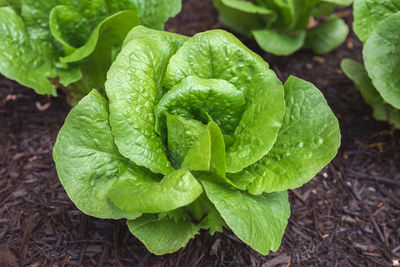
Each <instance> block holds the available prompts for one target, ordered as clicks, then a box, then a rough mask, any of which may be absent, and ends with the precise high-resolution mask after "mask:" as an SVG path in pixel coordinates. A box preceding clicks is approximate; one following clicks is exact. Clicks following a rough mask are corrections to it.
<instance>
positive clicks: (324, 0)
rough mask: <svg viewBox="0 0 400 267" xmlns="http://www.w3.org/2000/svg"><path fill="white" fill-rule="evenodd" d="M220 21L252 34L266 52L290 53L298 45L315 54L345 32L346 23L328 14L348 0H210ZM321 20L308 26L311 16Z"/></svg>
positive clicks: (338, 41)
mask: <svg viewBox="0 0 400 267" xmlns="http://www.w3.org/2000/svg"><path fill="white" fill-rule="evenodd" d="M213 1H214V6H215V7H216V8H217V9H218V11H219V13H220V15H221V17H222V20H223V22H224V23H225V24H226V25H227V26H228V27H230V28H232V29H233V30H234V31H237V32H239V33H242V34H244V35H247V36H252V37H254V38H255V40H256V41H257V43H258V44H259V46H260V47H261V48H262V49H263V50H265V51H266V52H269V53H272V54H275V55H285V56H286V55H290V54H293V53H294V52H296V51H297V50H299V49H301V48H307V49H312V50H313V51H314V52H315V53H317V54H324V53H327V52H329V51H331V50H333V49H335V48H336V47H338V46H339V45H341V44H342V43H343V42H344V41H345V39H346V37H347V34H348V32H349V29H348V27H347V25H346V23H345V22H344V21H343V20H342V19H340V18H338V17H336V16H334V15H332V13H333V9H334V7H336V6H346V5H350V4H351V3H352V0H287V1H283V0H251V1H247V0H213ZM321 16H325V17H326V20H325V22H323V23H321V24H319V25H318V26H316V27H313V28H311V29H308V25H309V20H310V19H312V17H317V18H320V17H321Z"/></svg>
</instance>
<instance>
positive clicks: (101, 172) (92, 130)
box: [53, 90, 149, 219]
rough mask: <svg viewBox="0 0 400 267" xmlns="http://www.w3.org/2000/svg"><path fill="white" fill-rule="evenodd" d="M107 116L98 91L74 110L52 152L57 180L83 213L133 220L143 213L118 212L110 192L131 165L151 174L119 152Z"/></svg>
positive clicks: (105, 106)
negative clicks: (125, 169)
mask: <svg viewBox="0 0 400 267" xmlns="http://www.w3.org/2000/svg"><path fill="white" fill-rule="evenodd" d="M108 116H109V113H108V108H107V101H106V100H105V99H104V98H103V97H102V96H101V95H100V94H99V93H98V92H97V91H95V90H93V91H92V92H91V93H90V94H89V95H87V96H86V97H85V98H83V99H82V100H81V101H80V102H79V104H78V105H77V106H76V107H75V108H73V109H72V110H71V112H70V113H69V115H68V116H67V118H66V120H65V124H64V126H63V127H62V128H61V130H60V132H59V134H58V137H57V141H56V144H55V146H54V151H53V157H54V161H55V163H56V169H57V173H58V177H59V178H60V180H61V183H62V185H63V187H64V188H65V191H66V192H67V194H68V196H69V197H70V198H71V200H72V201H73V202H74V203H75V205H76V206H77V207H78V208H79V209H80V210H82V211H83V212H84V213H86V214H88V215H91V216H95V217H98V218H112V219H120V218H129V219H134V218H137V217H138V216H140V215H141V214H140V213H130V212H125V211H123V210H120V209H118V208H117V207H115V206H114V205H113V204H112V203H111V202H109V201H108V200H107V197H106V196H107V193H108V191H109V189H110V188H111V187H112V185H113V184H114V182H115V181H116V180H117V179H118V175H119V173H120V168H121V167H122V166H124V168H128V165H129V167H130V168H132V170H135V172H136V173H137V174H138V175H139V176H144V177H146V176H149V175H148V174H147V173H148V172H147V171H145V170H143V169H141V168H139V167H136V166H133V165H131V164H128V162H127V160H126V159H125V158H123V157H122V156H121V155H120V154H119V153H118V150H117V148H116V147H115V146H114V140H113V137H112V134H111V129H110V126H109V124H108Z"/></svg>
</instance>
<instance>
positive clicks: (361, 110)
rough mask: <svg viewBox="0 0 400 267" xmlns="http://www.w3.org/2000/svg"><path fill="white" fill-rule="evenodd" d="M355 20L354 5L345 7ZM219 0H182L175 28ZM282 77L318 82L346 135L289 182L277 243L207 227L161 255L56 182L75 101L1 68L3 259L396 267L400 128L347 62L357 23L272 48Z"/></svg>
mask: <svg viewBox="0 0 400 267" xmlns="http://www.w3.org/2000/svg"><path fill="white" fill-rule="evenodd" d="M344 14H347V15H346V19H347V20H348V22H349V23H351V17H350V16H349V14H350V13H349V12H344ZM221 27H222V24H221V23H220V22H219V20H218V16H217V13H216V12H215V10H214V9H213V8H212V5H211V1H210V0H207V1H206V0H202V1H198V0H185V1H184V9H183V11H182V13H181V14H180V15H179V16H178V17H177V18H175V19H173V20H172V21H170V22H169V23H168V24H167V29H168V30H170V31H174V32H179V33H183V34H187V35H193V34H194V33H196V32H199V31H204V30H207V29H211V28H221ZM245 43H246V44H247V45H248V46H249V47H250V48H251V49H253V50H255V51H256V52H259V53H260V54H262V55H263V56H264V58H265V59H266V60H267V61H268V62H269V63H270V65H271V68H273V69H274V70H275V71H276V72H277V74H278V76H279V77H280V78H281V79H282V80H285V79H286V78H287V77H288V76H289V75H290V74H293V75H295V76H298V77H300V78H303V79H306V80H308V81H311V82H313V83H314V84H315V85H316V86H317V87H318V88H319V89H321V91H322V92H323V93H324V94H325V96H326V98H327V100H328V102H329V104H330V106H331V107H332V108H333V110H334V112H335V113H336V115H337V116H338V118H339V120H340V123H341V129H342V135H343V142H342V143H343V145H342V147H341V149H340V151H339V154H338V156H337V157H336V159H335V160H334V161H333V162H332V163H331V164H330V165H329V166H328V167H326V168H325V169H324V170H323V171H322V172H321V173H320V174H319V175H318V176H317V177H315V178H314V179H313V180H312V181H311V182H310V183H308V184H306V185H305V186H303V187H302V188H300V189H297V190H294V191H291V193H290V200H291V206H292V216H291V218H290V222H289V225H288V228H287V231H286V233H285V236H284V239H283V242H282V246H281V248H280V250H279V252H276V253H272V254H270V255H269V256H267V257H264V256H261V255H259V254H257V253H256V252H254V251H252V250H251V249H250V248H249V247H247V246H246V245H244V244H243V243H242V242H241V241H239V240H238V239H237V238H236V237H235V236H234V235H233V234H232V233H231V232H229V231H225V232H224V233H223V234H221V233H217V234H216V235H215V236H210V235H209V234H208V233H207V232H202V233H201V234H200V235H198V236H197V237H196V238H195V239H194V240H192V241H190V242H189V244H188V245H187V247H186V248H184V249H181V250H180V251H179V252H177V253H175V254H172V255H166V256H154V255H152V254H151V253H149V252H148V251H147V250H146V249H145V248H144V246H143V245H142V244H141V243H140V242H139V241H138V240H137V239H136V238H135V237H133V236H132V235H130V234H129V232H128V229H127V227H126V226H125V224H124V221H123V220H121V221H112V220H100V219H96V218H93V217H89V216H86V215H84V214H83V213H82V212H80V211H79V210H77V209H76V208H75V206H74V205H73V203H72V202H71V201H70V200H69V199H68V197H67V195H66V194H65V191H64V189H63V188H62V187H61V185H60V182H59V181H58V178H57V174H56V171H55V168H54V163H53V160H52V154H51V153H52V148H53V144H54V141H55V138H56V136H57V132H58V130H59V129H60V127H61V125H62V123H63V120H64V119H65V116H66V115H67V113H68V111H69V107H68V106H67V105H66V104H65V98H64V97H63V96H61V97H60V98H49V97H47V96H38V95H36V94H34V93H33V91H32V90H30V89H27V88H24V87H21V86H19V85H18V84H17V83H15V82H12V81H9V80H7V79H5V78H2V77H1V76H0V266H3V265H4V266H7V265H11V266H65V265H81V266H114V265H115V266H263V267H267V266H289V264H291V266H310V265H313V266H314V265H315V266H391V265H395V264H396V262H398V261H399V260H400V144H399V140H400V135H399V131H393V130H392V129H391V127H390V126H388V125H387V124H386V123H384V122H376V121H375V120H373V119H372V117H371V109H370V108H369V107H368V106H367V105H366V104H365V103H364V102H363V101H362V99H361V97H360V95H359V93H358V92H357V91H356V89H355V88H354V86H353V84H352V82H350V81H349V80H348V79H347V78H346V77H345V76H344V75H343V73H342V72H341V71H340V68H339V64H340V61H341V59H343V58H345V57H351V58H355V59H358V60H360V59H361V44H360V42H359V41H358V40H357V38H356V37H355V35H354V34H353V33H352V34H351V35H350V37H349V39H348V40H347V42H346V43H345V44H344V45H342V46H341V47H340V48H339V49H337V50H335V51H333V52H331V53H329V54H327V55H324V56H315V55H313V54H312V53H310V52H307V51H301V52H298V53H296V54H295V55H293V56H291V57H286V58H283V57H275V56H270V55H268V56H267V55H265V53H263V52H262V51H260V50H259V48H258V47H257V45H256V44H255V43H254V42H252V41H251V40H245Z"/></svg>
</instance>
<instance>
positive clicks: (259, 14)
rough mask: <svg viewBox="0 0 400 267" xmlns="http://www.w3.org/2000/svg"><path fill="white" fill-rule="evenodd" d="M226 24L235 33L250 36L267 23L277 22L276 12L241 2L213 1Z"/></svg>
mask: <svg viewBox="0 0 400 267" xmlns="http://www.w3.org/2000/svg"><path fill="white" fill-rule="evenodd" d="M213 3H214V6H215V8H216V9H217V10H218V12H219V14H220V15H221V17H222V20H223V22H224V24H226V25H227V26H228V27H229V28H232V29H234V30H235V31H237V32H239V33H242V34H246V35H250V32H251V30H253V29H256V28H261V27H264V26H265V23H266V21H273V20H275V17H276V14H275V12H274V11H272V10H269V9H267V8H265V7H262V6H258V5H255V4H253V3H251V2H246V1H241V0H213Z"/></svg>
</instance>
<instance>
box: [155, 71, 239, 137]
mask: <svg viewBox="0 0 400 267" xmlns="http://www.w3.org/2000/svg"><path fill="white" fill-rule="evenodd" d="M244 105H245V100H244V96H243V93H242V92H241V91H239V90H237V89H236V88H235V86H233V85H232V84H230V83H229V82H227V81H224V80H213V79H203V78H199V77H196V76H189V77H186V78H185V79H183V80H182V81H181V82H179V83H178V84H176V85H174V86H173V87H172V88H171V89H169V91H168V92H167V93H166V94H165V95H163V97H162V98H161V100H160V102H159V103H158V104H157V106H156V107H155V109H154V113H155V116H156V120H157V119H158V118H159V117H160V115H161V114H162V113H163V112H168V113H170V114H173V115H179V116H182V117H184V118H187V119H197V120H201V115H202V113H206V114H207V115H208V116H207V117H210V118H211V119H212V120H213V121H215V122H216V123H217V124H218V125H219V126H220V128H221V130H222V131H223V132H224V133H226V134H232V133H233V132H234V130H235V128H236V126H237V125H238V123H239V121H240V119H241V115H242V113H243V109H244ZM159 122H160V120H157V121H156V124H157V125H156V130H157V131H158V132H160V130H161V129H160V128H161V127H162V126H159ZM203 122H204V123H208V121H203Z"/></svg>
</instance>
